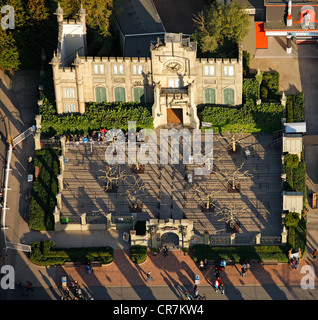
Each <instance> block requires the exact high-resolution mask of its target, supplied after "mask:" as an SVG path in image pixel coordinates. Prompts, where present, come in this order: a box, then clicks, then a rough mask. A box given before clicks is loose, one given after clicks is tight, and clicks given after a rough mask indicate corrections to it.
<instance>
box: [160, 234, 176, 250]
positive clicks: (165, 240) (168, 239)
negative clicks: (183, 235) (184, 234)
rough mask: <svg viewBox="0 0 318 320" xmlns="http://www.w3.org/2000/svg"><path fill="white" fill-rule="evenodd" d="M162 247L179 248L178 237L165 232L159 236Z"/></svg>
mask: <svg viewBox="0 0 318 320" xmlns="http://www.w3.org/2000/svg"><path fill="white" fill-rule="evenodd" d="M161 244H162V247H164V246H167V247H177V248H179V236H178V235H177V234H176V233H173V232H166V233H164V234H162V236H161Z"/></svg>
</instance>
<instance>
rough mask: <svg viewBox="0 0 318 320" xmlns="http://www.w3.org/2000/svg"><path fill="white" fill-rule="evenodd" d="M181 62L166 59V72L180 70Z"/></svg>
mask: <svg viewBox="0 0 318 320" xmlns="http://www.w3.org/2000/svg"><path fill="white" fill-rule="evenodd" d="M182 68H183V67H182V64H181V63H180V62H178V61H174V60H172V61H168V62H166V64H165V70H166V71H168V72H171V73H174V72H179V71H181V70H182Z"/></svg>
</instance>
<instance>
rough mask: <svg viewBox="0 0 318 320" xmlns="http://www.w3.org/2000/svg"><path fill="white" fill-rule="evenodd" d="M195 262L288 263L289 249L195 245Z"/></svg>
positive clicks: (193, 249)
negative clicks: (254, 261) (270, 261)
mask: <svg viewBox="0 0 318 320" xmlns="http://www.w3.org/2000/svg"><path fill="white" fill-rule="evenodd" d="M191 251H192V256H193V260H194V262H199V261H201V260H204V259H208V260H214V261H220V260H222V259H225V260H233V261H234V262H235V263H239V262H241V261H242V260H258V261H263V260H277V261H278V262H288V256H287V247H279V246H241V247H215V246H209V245H195V246H193V247H192V249H191Z"/></svg>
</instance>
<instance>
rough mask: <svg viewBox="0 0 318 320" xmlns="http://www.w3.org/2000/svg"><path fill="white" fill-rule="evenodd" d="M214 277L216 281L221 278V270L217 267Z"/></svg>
mask: <svg viewBox="0 0 318 320" xmlns="http://www.w3.org/2000/svg"><path fill="white" fill-rule="evenodd" d="M214 275H215V278H216V279H217V278H218V277H219V276H220V270H219V267H218V266H215V271H214Z"/></svg>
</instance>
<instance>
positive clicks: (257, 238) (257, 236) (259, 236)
mask: <svg viewBox="0 0 318 320" xmlns="http://www.w3.org/2000/svg"><path fill="white" fill-rule="evenodd" d="M256 244H261V233H258V234H257V235H256Z"/></svg>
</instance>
